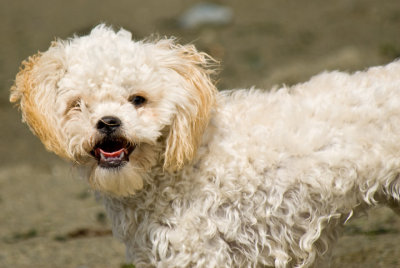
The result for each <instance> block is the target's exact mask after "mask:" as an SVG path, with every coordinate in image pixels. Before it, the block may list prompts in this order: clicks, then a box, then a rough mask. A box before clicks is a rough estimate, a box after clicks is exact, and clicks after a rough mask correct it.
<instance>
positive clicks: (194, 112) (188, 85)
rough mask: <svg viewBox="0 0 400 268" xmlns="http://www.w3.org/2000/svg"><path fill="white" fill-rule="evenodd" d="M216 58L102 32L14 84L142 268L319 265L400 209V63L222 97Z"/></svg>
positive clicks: (28, 64)
mask: <svg viewBox="0 0 400 268" xmlns="http://www.w3.org/2000/svg"><path fill="white" fill-rule="evenodd" d="M213 63H214V62H213V60H212V59H211V58H210V57H209V56H208V55H207V54H205V53H200V52H198V51H197V50H196V49H195V48H194V46H192V45H185V46H182V45H178V44H176V43H175V42H174V40H173V39H161V40H157V41H139V42H135V41H132V40H131V34H130V33H129V32H128V31H126V30H123V29H121V30H119V31H117V32H115V31H113V30H112V29H111V28H109V27H107V26H104V25H99V26H97V27H96V28H94V29H93V30H92V32H91V33H90V34H89V35H87V36H83V37H74V38H72V39H69V40H66V41H62V40H58V41H56V42H54V43H53V44H52V46H51V47H50V48H49V49H48V50H47V51H46V52H44V53H39V54H37V55H35V56H33V57H30V58H29V59H28V60H27V61H25V62H24V63H23V64H22V67H21V70H20V72H19V73H18V75H17V77H16V82H15V85H14V86H13V87H12V89H11V98H10V99H11V102H18V103H19V107H20V109H21V111H22V115H23V119H24V121H25V122H26V123H27V124H28V125H29V126H30V128H31V130H32V131H33V132H34V133H35V134H36V135H37V136H38V137H39V138H40V139H41V141H42V142H43V143H44V145H45V146H46V148H47V149H48V150H50V151H53V152H55V153H56V154H57V155H59V156H61V157H63V158H66V159H69V160H72V161H73V162H75V163H78V164H82V165H87V166H88V167H90V169H91V171H90V176H89V178H88V182H89V184H90V185H91V187H92V188H93V189H94V190H95V191H96V192H98V193H99V195H101V196H102V198H103V200H104V204H105V206H106V209H107V213H108V215H109V217H110V219H111V221H112V224H113V231H114V234H115V236H116V237H118V238H119V239H121V240H122V241H123V242H124V243H125V245H126V248H127V251H126V252H127V257H128V260H129V261H131V262H133V263H134V264H135V265H136V266H137V267H259V266H274V267H310V266H317V265H318V263H323V262H327V261H328V260H326V256H329V252H330V251H331V248H332V246H333V244H334V242H335V240H336V239H337V237H338V234H339V233H340V231H341V229H342V228H341V227H342V226H343V224H344V223H345V222H346V221H347V220H348V219H349V218H350V217H352V215H353V214H355V213H357V212H360V211H363V210H366V209H367V208H368V207H371V206H375V205H377V204H384V205H388V206H393V205H394V204H396V202H398V201H399V199H400V194H399V193H400V178H399V173H400V62H393V63H391V64H389V65H386V66H382V67H373V68H370V69H368V70H367V71H364V72H357V73H354V74H346V73H341V72H331V73H323V74H320V75H317V76H315V77H313V78H312V79H311V80H310V81H308V82H306V83H303V84H299V85H296V86H293V87H290V88H288V87H283V88H280V89H277V90H272V91H261V90H254V89H251V90H234V91H222V92H218V91H217V90H216V88H215V86H214V84H213V83H212V81H211V80H210V75H211V74H212V73H213V70H212V66H213Z"/></svg>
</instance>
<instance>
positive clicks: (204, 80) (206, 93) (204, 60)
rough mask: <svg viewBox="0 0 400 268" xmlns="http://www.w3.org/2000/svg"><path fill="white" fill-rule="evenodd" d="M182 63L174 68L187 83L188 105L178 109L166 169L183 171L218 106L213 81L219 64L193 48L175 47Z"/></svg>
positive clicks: (167, 154) (185, 104)
mask: <svg viewBox="0 0 400 268" xmlns="http://www.w3.org/2000/svg"><path fill="white" fill-rule="evenodd" d="M171 49H173V50H175V51H176V53H177V56H178V57H179V60H178V61H177V62H176V63H175V64H173V65H172V66H171V68H173V69H174V70H175V71H176V72H177V73H179V74H180V75H181V76H182V77H183V78H184V80H185V86H184V87H185V88H184V90H186V91H187V92H186V93H187V96H188V102H187V103H182V104H181V105H180V106H178V111H177V114H176V117H175V118H174V121H173V124H172V126H171V128H170V130H169V135H168V138H167V142H166V150H165V160H164V168H165V169H166V170H168V171H175V170H179V169H180V168H182V167H183V165H184V164H186V163H188V162H190V161H191V160H192V159H193V157H194V155H195V153H196V150H197V147H198V146H199V144H200V142H201V138H202V134H203V132H204V130H205V128H206V127H207V124H208V121H209V118H210V111H211V109H212V107H213V106H214V105H215V95H216V92H217V90H216V88H215V86H214V84H213V82H212V81H211V79H210V75H211V74H212V73H213V72H214V70H213V68H211V67H212V66H213V65H215V63H216V61H215V60H214V59H212V58H211V57H210V56H209V55H207V54H206V53H202V52H198V51H197V50H196V48H195V47H194V46H193V45H186V46H180V45H172V48H171Z"/></svg>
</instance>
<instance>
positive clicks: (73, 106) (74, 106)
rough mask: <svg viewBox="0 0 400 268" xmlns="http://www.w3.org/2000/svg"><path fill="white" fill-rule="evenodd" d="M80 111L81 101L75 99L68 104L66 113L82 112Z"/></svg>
mask: <svg viewBox="0 0 400 268" xmlns="http://www.w3.org/2000/svg"><path fill="white" fill-rule="evenodd" d="M80 110H81V99H80V98H75V99H73V100H71V101H70V102H69V103H68V105H67V109H65V113H68V112H70V111H80Z"/></svg>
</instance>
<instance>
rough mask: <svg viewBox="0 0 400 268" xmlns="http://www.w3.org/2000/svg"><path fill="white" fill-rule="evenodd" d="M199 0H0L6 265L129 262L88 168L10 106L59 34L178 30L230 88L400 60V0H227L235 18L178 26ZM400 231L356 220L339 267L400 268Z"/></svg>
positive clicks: (0, 186)
mask: <svg viewBox="0 0 400 268" xmlns="http://www.w3.org/2000/svg"><path fill="white" fill-rule="evenodd" d="M196 2H197V1H187V0H186V1H184V0H171V1H155V0H147V1H140V0H115V1H105V0H104V1H100V0H86V1H81V0H69V1H55V0H37V1H33V0H26V1H16V0H0V49H1V53H0V120H1V121H0V122H1V124H0V267H21V268H22V267H74V268H78V267H80V268H90V267H96V268H101V267H124V247H123V245H121V244H120V243H119V242H118V241H116V240H115V239H113V238H112V236H111V233H110V228H109V222H108V221H107V219H106V218H105V215H104V210H103V208H102V206H101V204H98V203H97V202H96V200H95V199H94V197H93V194H92V193H91V192H90V191H89V189H88V187H87V185H86V183H85V181H84V179H83V178H82V177H83V176H82V175H81V174H80V171H79V169H78V168H76V167H73V166H70V165H69V164H68V163H65V162H63V161H61V160H59V159H57V158H56V157H55V156H53V155H52V154H50V153H48V152H46V151H45V150H44V149H43V148H42V146H41V144H40V143H39V141H38V140H37V139H36V138H35V137H34V136H33V135H31V133H30V132H29V130H28V129H27V127H26V126H24V125H23V124H21V122H20V116H19V114H18V112H17V110H16V109H13V107H12V106H11V105H10V104H9V103H8V90H9V87H10V86H11V85H12V83H13V79H14V77H15V74H16V73H17V71H18V66H19V63H20V62H21V61H22V60H23V59H24V58H26V57H28V56H29V55H32V54H34V53H36V52H37V51H38V50H42V51H43V50H45V49H46V48H47V47H48V45H49V43H50V41H52V40H54V39H55V38H56V37H61V38H66V37H68V36H71V35H72V34H73V33H78V34H83V33H87V32H88V30H89V29H90V28H91V27H92V26H93V25H96V24H98V23H100V22H107V23H109V24H113V25H115V26H116V27H120V26H122V27H124V28H126V29H128V30H130V31H132V32H133V34H134V36H135V38H136V39H140V38H143V37H145V36H148V35H150V34H152V33H158V34H160V35H167V36H171V35H174V36H177V37H179V38H180V40H181V42H183V43H187V42H192V43H194V44H195V45H196V46H198V47H199V48H200V49H201V50H204V51H206V52H208V53H210V54H211V55H213V56H214V57H216V58H217V59H219V60H221V74H220V79H219V82H218V87H219V88H220V89H224V88H242V87H246V88H247V87H251V86H255V87H259V88H270V87H271V86H272V85H274V84H282V83H286V84H293V83H296V82H299V81H304V80H307V79H308V78H309V77H310V76H312V75H314V74H316V73H318V72H321V71H323V70H326V69H328V70H332V69H340V70H349V71H353V70H356V69H363V68H365V67H367V66H371V65H377V64H383V63H386V62H389V61H391V60H393V59H394V58H396V57H398V56H400V2H399V1H398V0H385V1H379V2H378V1H376V0H335V1H334V0H330V1H320V0H302V1H289V0H281V1H272V0H269V1H261V0H260V1H256V0H246V1H243V0H230V1H223V0H220V1H214V2H215V3H219V4H222V5H225V6H227V7H230V8H232V10H233V12H234V18H233V21H231V22H230V23H229V24H228V25H223V26H203V27H200V28H196V29H186V30H185V29H181V28H179V27H178V25H177V23H176V21H177V18H179V16H180V15H181V14H182V13H183V12H184V11H185V10H186V9H187V8H189V7H191V6H192V5H193V4H194V3H196ZM399 231H400V219H399V218H398V217H397V216H396V215H394V214H393V213H392V212H391V211H389V210H388V209H382V208H377V209H374V210H373V211H372V212H371V213H370V215H369V216H368V217H362V218H360V219H355V220H352V221H350V223H349V224H347V225H346V229H345V234H344V236H343V237H342V238H341V239H340V240H339V243H338V245H337V247H336V249H335V251H334V254H333V259H332V267H354V268H356V267H357V268H359V267H360V268H361V267H367V268H368V267H371V268H372V267H389V268H390V267H400V246H399V245H398V241H399V240H400V233H399Z"/></svg>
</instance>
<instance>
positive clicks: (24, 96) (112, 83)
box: [10, 25, 216, 196]
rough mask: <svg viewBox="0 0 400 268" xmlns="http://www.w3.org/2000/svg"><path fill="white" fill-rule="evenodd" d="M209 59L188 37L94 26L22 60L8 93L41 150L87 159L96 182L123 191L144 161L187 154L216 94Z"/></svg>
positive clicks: (176, 161)
mask: <svg viewBox="0 0 400 268" xmlns="http://www.w3.org/2000/svg"><path fill="white" fill-rule="evenodd" d="M210 63H213V60H212V59H211V58H210V57H209V56H208V55H206V54H205V53H200V52H198V51H197V50H196V49H195V48H194V46H192V45H186V46H181V45H177V44H175V43H174V40H173V39H161V40H158V41H155V42H146V41H143V42H134V41H132V40H131V34H130V33H129V32H127V31H125V30H122V29H121V30H120V31H118V32H114V31H113V30H112V29H110V28H108V27H106V26H104V25H100V26H97V27H96V28H94V29H93V30H92V32H91V33H90V34H89V35H88V36H83V37H74V38H72V39H70V40H68V41H56V42H54V43H53V44H52V46H51V47H50V48H49V49H48V50H47V51H46V52H44V53H38V54H37V55H35V56H32V57H30V58H29V59H28V60H27V61H25V62H23V64H22V67H21V69H20V72H19V73H18V74H17V77H16V81H15V85H14V86H13V87H12V88H11V97H10V100H11V102H19V107H20V109H21V111H22V116H23V119H24V121H25V122H26V123H27V124H28V125H29V127H30V128H31V130H32V131H33V132H34V133H35V134H36V135H37V136H38V137H39V138H40V140H41V141H42V142H43V144H44V145H45V147H46V148H47V149H48V150H50V151H53V152H55V153H56V154H58V155H59V156H61V157H63V158H67V159H70V160H72V161H74V162H76V163H79V164H89V165H92V166H93V169H92V172H91V176H90V179H89V181H90V184H91V185H92V187H93V188H94V189H96V190H99V191H103V192H106V193H111V194H114V195H119V196H126V195H130V194H133V193H134V192H135V191H137V190H139V189H140V188H141V187H142V186H143V178H144V177H145V176H146V174H147V173H148V172H149V170H150V169H151V168H154V167H156V166H157V167H160V168H163V169H164V170H165V171H166V172H173V171H176V170H179V169H180V168H182V167H183V165H184V164H186V163H187V162H190V161H191V159H192V158H193V156H194V154H195V152H196V148H197V146H198V145H199V142H200V139H201V135H202V133H203V131H204V129H205V127H206V125H207V123H208V120H209V114H210V110H211V109H212V106H213V105H214V101H215V100H214V98H215V92H216V89H215V87H214V85H213V83H212V82H211V80H210V74H211V73H212V70H211V69H210V68H209V66H210Z"/></svg>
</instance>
